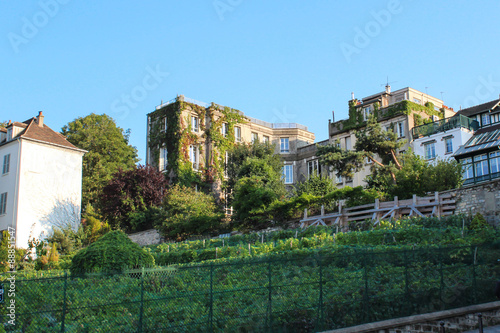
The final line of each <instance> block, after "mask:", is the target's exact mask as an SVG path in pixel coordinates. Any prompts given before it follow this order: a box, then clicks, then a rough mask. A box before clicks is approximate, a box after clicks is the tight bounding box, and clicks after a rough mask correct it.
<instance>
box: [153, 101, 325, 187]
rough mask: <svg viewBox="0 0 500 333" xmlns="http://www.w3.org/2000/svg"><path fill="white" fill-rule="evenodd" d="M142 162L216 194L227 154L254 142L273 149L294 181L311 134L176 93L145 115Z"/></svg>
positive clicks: (287, 178)
mask: <svg viewBox="0 0 500 333" xmlns="http://www.w3.org/2000/svg"><path fill="white" fill-rule="evenodd" d="M147 117H148V122H147V126H148V127H147V153H146V163H147V164H150V165H155V166H157V167H158V168H159V169H160V170H161V171H163V172H165V173H166V175H167V176H168V177H169V179H178V180H181V181H182V182H184V183H189V184H199V185H208V186H210V187H211V188H212V190H213V191H214V192H215V193H221V192H220V185H221V181H222V180H223V179H224V173H225V163H226V160H227V153H228V150H229V149H230V148H231V147H232V146H233V145H235V144H239V143H251V142H254V141H256V140H258V141H260V142H269V143H271V144H274V145H275V152H276V154H280V155H282V157H283V160H284V167H283V173H284V181H285V183H286V184H294V183H295V182H296V179H297V175H296V169H294V164H295V160H296V156H297V151H298V149H300V147H303V146H306V145H309V144H312V143H313V142H314V139H315V137H314V133H312V132H309V131H308V130H307V127H306V126H304V125H300V124H296V123H268V122H265V121H262V120H258V119H254V118H251V117H248V116H246V115H244V114H243V113H242V112H241V111H239V110H236V109H233V108H230V107H226V106H221V105H218V104H216V103H210V104H207V103H203V102H199V101H196V100H192V99H189V98H186V97H184V96H183V95H180V96H178V97H176V98H175V99H173V100H171V101H169V102H167V103H163V104H161V105H159V106H157V107H156V109H155V111H153V112H151V113H149V114H148V115H147Z"/></svg>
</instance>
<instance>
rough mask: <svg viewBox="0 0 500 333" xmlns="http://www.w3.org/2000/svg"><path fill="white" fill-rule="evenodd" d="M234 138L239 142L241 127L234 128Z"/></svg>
mask: <svg viewBox="0 0 500 333" xmlns="http://www.w3.org/2000/svg"><path fill="white" fill-rule="evenodd" d="M234 138H235V139H236V142H241V127H235V128H234Z"/></svg>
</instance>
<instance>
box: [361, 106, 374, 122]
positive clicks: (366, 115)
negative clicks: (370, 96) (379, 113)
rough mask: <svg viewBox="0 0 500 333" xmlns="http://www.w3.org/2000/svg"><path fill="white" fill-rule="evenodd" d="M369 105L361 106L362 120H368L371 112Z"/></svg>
mask: <svg viewBox="0 0 500 333" xmlns="http://www.w3.org/2000/svg"><path fill="white" fill-rule="evenodd" d="M371 109H372V108H371V106H365V107H364V108H363V120H365V121H366V120H368V118H370V114H371Z"/></svg>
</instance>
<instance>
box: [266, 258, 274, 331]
mask: <svg viewBox="0 0 500 333" xmlns="http://www.w3.org/2000/svg"><path fill="white" fill-rule="evenodd" d="M271 284H272V271H271V260H270V259H269V261H268V289H269V292H268V306H267V308H268V316H269V332H272V331H271V330H272V327H273V303H272V293H273V289H272V286H271Z"/></svg>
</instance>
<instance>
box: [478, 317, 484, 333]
mask: <svg viewBox="0 0 500 333" xmlns="http://www.w3.org/2000/svg"><path fill="white" fill-rule="evenodd" d="M477 319H478V321H479V333H483V314H482V313H478V314H477Z"/></svg>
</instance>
